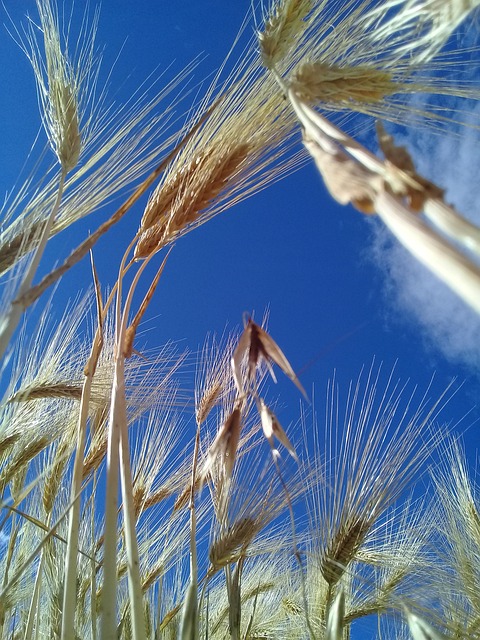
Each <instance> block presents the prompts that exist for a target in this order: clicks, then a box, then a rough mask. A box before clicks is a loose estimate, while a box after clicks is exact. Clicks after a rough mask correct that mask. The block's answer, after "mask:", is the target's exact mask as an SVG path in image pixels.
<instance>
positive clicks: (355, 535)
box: [321, 518, 370, 585]
mask: <svg viewBox="0 0 480 640" xmlns="http://www.w3.org/2000/svg"><path fill="white" fill-rule="evenodd" d="M369 529H370V522H369V521H368V520H365V519H362V518H355V519H352V522H351V523H347V524H345V525H344V526H342V527H340V529H339V530H338V531H337V533H336V534H335V535H334V536H333V538H332V540H331V541H330V543H329V544H328V547H327V549H326V550H325V552H324V554H323V560H322V566H321V571H322V575H323V577H324V578H325V580H326V581H327V582H328V584H330V585H332V584H336V583H337V582H338V581H339V580H340V578H341V577H342V575H343V574H344V572H345V570H346V569H347V567H348V565H349V563H350V562H351V561H352V560H353V559H354V557H355V554H356V552H357V550H358V548H359V547H360V545H361V544H362V542H363V541H364V539H365V536H366V535H367V533H368V531H369Z"/></svg>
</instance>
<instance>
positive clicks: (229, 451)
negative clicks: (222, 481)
mask: <svg viewBox="0 0 480 640" xmlns="http://www.w3.org/2000/svg"><path fill="white" fill-rule="evenodd" d="M241 430H242V423H241V411H240V409H239V408H235V409H234V410H233V411H232V413H231V414H230V415H229V417H228V418H227V419H226V420H225V422H224V423H223V426H222V427H221V429H220V430H219V432H218V433H217V436H216V437H215V440H214V441H213V443H212V446H211V447H210V451H209V454H208V459H207V462H206V466H205V469H204V471H203V474H202V475H203V477H206V475H207V474H208V473H209V471H210V469H211V467H212V465H213V462H214V460H215V458H216V457H217V455H219V454H220V455H221V456H222V459H223V460H222V461H223V464H224V467H225V475H226V476H227V478H231V477H232V473H233V467H234V465H235V458H236V455H237V448H238V443H239V441H240V432H241Z"/></svg>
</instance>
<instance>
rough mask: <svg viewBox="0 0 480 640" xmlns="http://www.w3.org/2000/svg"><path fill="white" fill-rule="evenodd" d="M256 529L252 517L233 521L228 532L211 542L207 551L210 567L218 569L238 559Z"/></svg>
mask: <svg viewBox="0 0 480 640" xmlns="http://www.w3.org/2000/svg"><path fill="white" fill-rule="evenodd" d="M257 530H258V527H257V526H256V522H255V520H254V519H253V518H242V519H241V520H239V521H238V522H235V523H234V524H233V525H232V526H231V527H230V529H229V531H228V533H226V534H225V535H223V536H222V537H220V538H218V540H215V542H213V543H212V546H211V547H210V551H209V553H208V557H209V559H210V562H211V563H212V567H213V568H214V569H215V570H218V569H221V568H222V567H224V566H225V565H227V564H230V563H232V562H235V561H236V560H238V558H240V556H241V555H242V554H243V553H244V552H245V550H246V548H247V547H248V545H249V544H250V542H251V541H252V538H253V536H254V535H255V534H256V533H257Z"/></svg>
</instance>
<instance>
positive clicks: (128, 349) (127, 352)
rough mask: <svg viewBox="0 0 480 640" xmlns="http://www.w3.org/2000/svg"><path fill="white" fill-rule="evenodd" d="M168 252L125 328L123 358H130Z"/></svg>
mask: <svg viewBox="0 0 480 640" xmlns="http://www.w3.org/2000/svg"><path fill="white" fill-rule="evenodd" d="M171 250H172V249H170V251H171ZM170 251H169V252H168V253H167V255H166V256H165V258H164V259H163V262H162V264H161V265H160V268H159V269H158V271H157V273H156V274H155V277H154V278H153V280H152V282H151V284H150V287H149V289H148V291H147V293H146V295H145V298H144V299H143V300H142V304H141V305H140V307H139V308H138V311H137V313H136V314H135V317H134V318H133V320H132V322H131V323H130V325H129V326H128V327H127V330H126V332H125V344H124V345H123V354H124V356H125V358H130V357H131V356H132V353H133V341H134V340H135V334H136V332H137V329H138V325H139V324H140V322H141V320H142V318H143V314H144V313H145V311H146V310H147V307H148V305H149V303H150V301H151V299H152V297H153V294H154V293H155V289H156V288H157V285H158V283H159V282H160V278H161V276H162V273H163V270H164V269H165V265H166V264H167V259H168V256H169V255H170Z"/></svg>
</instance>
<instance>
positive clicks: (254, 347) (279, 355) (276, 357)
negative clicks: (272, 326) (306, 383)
mask: <svg viewBox="0 0 480 640" xmlns="http://www.w3.org/2000/svg"><path fill="white" fill-rule="evenodd" d="M247 353H248V379H249V381H250V382H251V381H253V380H254V378H255V370H256V368H257V366H258V364H259V363H260V362H261V361H262V360H263V361H264V362H265V364H266V366H267V367H268V370H269V371H270V374H271V376H272V378H273V380H274V381H275V382H276V381H277V380H276V377H275V373H274V371H273V369H272V365H271V363H270V360H272V361H273V362H275V364H277V365H278V366H279V367H280V369H282V371H283V372H284V373H285V375H286V376H288V377H289V378H290V380H292V382H293V383H294V384H295V385H296V386H297V388H298V389H299V390H300V391H301V392H302V394H303V395H304V397H305V398H306V399H308V398H307V394H306V393H305V390H304V388H303V387H302V385H301V384H300V381H299V379H298V378H297V376H296V375H295V372H294V370H293V369H292V367H291V365H290V363H289V362H288V360H287V358H286V357H285V354H284V353H283V351H282V350H281V349H280V347H279V346H278V345H277V343H276V342H275V341H274V340H273V339H272V338H271V337H270V336H269V335H268V333H267V332H266V331H265V330H264V329H262V328H261V327H260V326H259V325H258V324H256V323H255V322H254V321H253V320H252V319H251V318H249V319H248V322H247V325H246V327H245V330H244V332H243V334H242V335H241V337H240V340H239V342H238V345H237V348H236V349H235V352H234V354H233V357H232V370H233V377H234V379H235V384H236V387H237V389H238V392H239V393H240V394H243V392H244V389H243V382H242V370H241V364H242V361H243V359H244V357H245V355H246V354H247Z"/></svg>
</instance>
